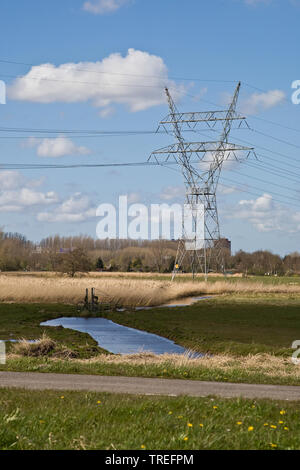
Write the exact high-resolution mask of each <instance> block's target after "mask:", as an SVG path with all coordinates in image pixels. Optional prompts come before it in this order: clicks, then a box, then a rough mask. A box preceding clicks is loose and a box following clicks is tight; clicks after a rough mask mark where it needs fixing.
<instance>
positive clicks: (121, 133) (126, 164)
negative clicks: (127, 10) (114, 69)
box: [0, 60, 300, 202]
mask: <svg viewBox="0 0 300 470" xmlns="http://www.w3.org/2000/svg"><path fill="white" fill-rule="evenodd" d="M0 62H7V63H13V62H9V61H1V60H0ZM15 63H16V62H15ZM19 64H20V63H19ZM22 65H31V66H33V64H25V63H22ZM77 70H79V69H77ZM82 71H83V70H82ZM84 71H87V69H85V70H84ZM93 72H96V73H101V72H99V71H93ZM103 73H108V74H110V75H112V74H114V75H133V74H121V73H110V72H103ZM134 76H138V75H134ZM140 76H141V77H142V75H140ZM143 77H145V76H143ZM148 77H149V76H148ZM14 78H16V77H14ZM22 78H25V79H26V78H29V79H35V77H22ZM152 78H154V76H152ZM155 78H159V79H160V80H167V79H168V80H170V79H172V77H168V78H163V77H157V76H156V77H155ZM37 79H42V80H51V81H65V80H56V79H45V78H43V77H38V78H37ZM173 79H175V78H173ZM176 79H178V80H179V79H181V80H194V81H196V80H197V81H211V82H223V83H225V82H228V83H229V82H230V83H232V82H235V81H233V80H202V79H185V78H176ZM75 82H76V83H84V84H87V83H89V84H92V82H79V81H75ZM95 84H96V83H95ZM97 84H98V83H97ZM244 84H245V85H246V86H250V87H251V88H255V89H257V90H260V91H264V90H261V89H259V88H257V87H253V86H251V85H249V84H247V83H245V82H244ZM118 85H120V86H134V87H136V86H142V87H147V88H148V87H151V88H153V87H155V88H157V87H158V86H154V85H136V84H135V85H128V84H127V85H126V84H118ZM104 86H106V85H104ZM113 86H115V85H113ZM186 94H187V95H189V94H188V93H186ZM190 96H192V95H190ZM202 101H207V100H203V99H202ZM212 104H214V106H217V107H219V106H218V105H216V104H215V103H212ZM250 117H254V118H255V116H250ZM258 119H260V118H258ZM261 120H263V119H261ZM264 121H266V122H270V123H272V124H274V125H278V126H281V125H280V124H278V123H275V122H273V121H268V120H265V119H264ZM282 127H285V128H288V127H287V126H282ZM289 129H290V130H294V131H297V132H298V131H299V130H298V129H294V128H289ZM14 131H16V130H14ZM18 131H20V130H18ZM21 132H22V131H21ZM31 132H32V131H31ZM33 132H34V131H33ZM36 132H44V131H40V130H39V131H36ZM51 132H56V133H58V132H57V131H56V130H55V131H54V130H53V131H51ZM59 132H60V133H66V131H59ZM78 132H81V133H83V131H79V130H78V131H73V132H72V133H78ZM255 132H257V133H258V134H261V135H264V136H266V137H270V138H273V139H274V140H277V141H280V142H282V143H285V144H288V145H291V146H293V147H296V148H300V147H299V146H297V145H295V144H291V143H290V142H286V141H284V140H281V139H278V138H276V137H274V136H270V135H268V134H266V133H263V132H260V131H257V130H256V131H255ZM299 132H300V131H299ZM142 133H143V134H145V133H147V134H148V133H149V134H153V133H154V131H139V132H136V131H133V132H131V131H125V132H118V131H113V132H105V131H104V132H99V131H95V134H96V135H137V134H142ZM156 133H157V132H156ZM89 134H91V132H89ZM2 137H3V136H2ZM5 137H6V136H5ZM265 150H267V151H270V152H273V151H271V150H269V149H265ZM269 158H270V157H269ZM144 165H149V162H141V163H119V164H118V163H117V164H84V165H82V164H79V165H26V166H25V165H22V168H31V169H33V168H39V169H40V168H82V167H87V168H89V167H96V166H97V167H107V166H144ZM2 166H3V165H2ZM9 166H10V167H11V168H12V167H14V168H16V167H17V165H13V164H10V165H9ZM161 166H165V167H167V166H166V165H162V164H161ZM18 167H20V165H18ZM271 168H272V167H271ZM275 168H276V167H275ZM277 168H278V167H277ZM172 169H174V168H172ZM278 169H279V170H280V171H284V172H287V170H285V169H282V168H278ZM287 173H290V172H287ZM256 179H257V178H256ZM261 181H263V180H261ZM265 183H266V184H269V182H265ZM254 189H259V190H261V189H260V188H254ZM281 196H283V195H281ZM283 197H286V198H289V197H288V196H283ZM290 199H291V198H290ZM293 199H294V198H293ZM281 202H282V201H281Z"/></svg>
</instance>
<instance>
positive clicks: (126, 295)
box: [0, 273, 300, 307]
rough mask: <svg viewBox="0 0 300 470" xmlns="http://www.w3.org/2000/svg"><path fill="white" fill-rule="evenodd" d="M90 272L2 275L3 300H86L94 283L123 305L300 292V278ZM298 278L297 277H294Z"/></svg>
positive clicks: (101, 292) (102, 297) (105, 298)
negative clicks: (73, 275)
mask: <svg viewBox="0 0 300 470" xmlns="http://www.w3.org/2000/svg"><path fill="white" fill-rule="evenodd" d="M112 274H113V275H110V273H99V274H98V275H97V274H90V275H86V276H82V277H78V278H75V279H71V278H68V277H62V276H56V275H55V274H54V273H46V274H43V273H38V274H37V273H35V274H34V273H25V274H22V273H18V274H4V273H3V274H1V275H0V302H16V303H22V302H24V303H37V302H38V303H66V304H77V303H78V302H81V301H83V299H84V296H85V289H86V288H91V287H94V288H95V289H96V294H97V295H98V296H99V299H100V300H101V301H105V302H111V303H113V304H118V305H120V306H127V307H133V306H148V305H161V304H164V303H167V302H169V301H172V300H175V299H180V298H183V297H190V296H199V295H221V294H248V293H250V294H251V293H255V294H263V293H265V294H274V295H275V294H290V295H293V294H295V295H299V297H300V284H299V282H298V278H290V279H286V278H284V280H283V278H282V279H279V278H275V277H274V278H268V277H263V278H260V279H259V280H258V279H255V278H253V279H252V278H250V279H243V278H235V277H230V278H227V279H224V278H222V277H221V278H220V277H219V278H215V277H213V276H212V277H210V278H209V279H210V281H209V282H207V283H206V282H204V281H203V277H199V279H197V281H195V282H192V280H191V277H190V276H187V275H185V276H183V277H182V278H181V277H179V278H178V280H177V281H176V282H174V283H171V282H170V277H169V276H164V277H160V278H157V277H156V276H155V275H153V274H151V275H149V276H148V277H146V278H145V276H144V274H142V273H141V274H139V273H138V274H137V273H133V274H135V275H134V276H133V275H130V274H129V275H128V274H127V273H118V274H116V273H112ZM294 279H296V280H294Z"/></svg>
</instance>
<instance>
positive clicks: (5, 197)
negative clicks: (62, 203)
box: [0, 171, 58, 212]
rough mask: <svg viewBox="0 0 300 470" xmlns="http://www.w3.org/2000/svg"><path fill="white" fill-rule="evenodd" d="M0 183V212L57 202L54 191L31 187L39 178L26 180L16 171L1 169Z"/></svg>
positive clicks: (35, 184) (37, 184)
mask: <svg viewBox="0 0 300 470" xmlns="http://www.w3.org/2000/svg"><path fill="white" fill-rule="evenodd" d="M0 184H1V188H2V189H1V191H0V212H17V211H21V210H23V209H24V208H28V207H31V206H38V205H48V204H53V203H57V202H58V196H57V194H56V193H55V192H54V191H49V192H46V193H44V192H42V191H36V190H35V189H33V188H34V187H35V186H39V185H40V180H37V181H30V180H28V181H27V180H26V179H25V178H24V177H23V176H22V175H21V174H20V173H19V172H17V171H1V172H0Z"/></svg>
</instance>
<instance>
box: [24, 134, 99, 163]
mask: <svg viewBox="0 0 300 470" xmlns="http://www.w3.org/2000/svg"><path fill="white" fill-rule="evenodd" d="M23 145H24V146H26V147H36V149H37V155H38V156H39V157H51V158H58V157H64V156H68V155H88V154H90V153H91V152H90V150H89V149H88V148H86V147H83V146H77V145H75V144H74V143H73V142H72V140H70V139H68V138H67V137H65V136H59V137H56V138H53V139H36V138H35V137H30V138H29V139H28V140H27V141H26V142H25V143H24V144H23Z"/></svg>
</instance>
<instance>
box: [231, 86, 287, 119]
mask: <svg viewBox="0 0 300 470" xmlns="http://www.w3.org/2000/svg"><path fill="white" fill-rule="evenodd" d="M284 99H285V93H284V92H283V91H281V90H270V91H267V92H265V93H253V94H252V95H251V96H249V97H248V98H247V99H246V100H244V101H242V102H241V105H240V109H241V111H242V112H243V113H245V114H257V113H258V112H259V111H264V110H266V109H271V108H274V106H277V105H279V104H281V103H282V102H283V101H284Z"/></svg>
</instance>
